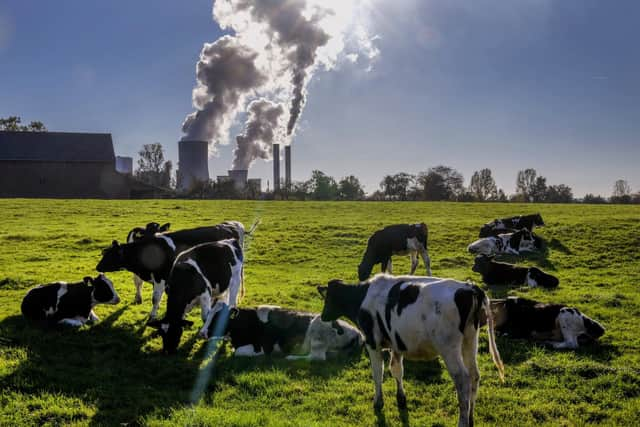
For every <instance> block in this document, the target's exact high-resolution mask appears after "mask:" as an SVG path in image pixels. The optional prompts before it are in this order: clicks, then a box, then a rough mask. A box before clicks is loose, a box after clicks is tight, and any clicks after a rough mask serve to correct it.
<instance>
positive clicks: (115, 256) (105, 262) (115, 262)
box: [96, 240, 124, 272]
mask: <svg viewBox="0 0 640 427" xmlns="http://www.w3.org/2000/svg"><path fill="white" fill-rule="evenodd" d="M122 268H124V249H123V248H122V246H121V245H120V244H119V243H118V241H117V240H114V241H113V242H112V243H111V246H109V247H108V248H106V249H104V250H103V251H102V259H101V260H100V262H99V263H98V265H96V270H97V271H101V272H106V271H118V270H121V269H122Z"/></svg>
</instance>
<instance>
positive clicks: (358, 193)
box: [338, 175, 364, 200]
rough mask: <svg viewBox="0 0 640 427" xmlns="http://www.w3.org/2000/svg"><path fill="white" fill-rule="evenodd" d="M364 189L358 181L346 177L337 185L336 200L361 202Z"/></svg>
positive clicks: (352, 177)
mask: <svg viewBox="0 0 640 427" xmlns="http://www.w3.org/2000/svg"><path fill="white" fill-rule="evenodd" d="M363 198H364V189H363V188H362V184H360V180H359V179H358V178H356V177H355V176H353V175H349V176H346V177H344V178H342V179H341V180H340V182H339V183H338V199H340V200H362V199H363Z"/></svg>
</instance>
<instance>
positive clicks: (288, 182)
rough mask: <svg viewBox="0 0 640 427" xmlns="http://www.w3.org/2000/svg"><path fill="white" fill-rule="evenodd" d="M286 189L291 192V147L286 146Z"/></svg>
mask: <svg viewBox="0 0 640 427" xmlns="http://www.w3.org/2000/svg"><path fill="white" fill-rule="evenodd" d="M284 189H285V190H286V191H291V145H285V146H284Z"/></svg>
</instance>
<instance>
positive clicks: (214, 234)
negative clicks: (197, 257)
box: [96, 221, 247, 319]
mask: <svg viewBox="0 0 640 427" xmlns="http://www.w3.org/2000/svg"><path fill="white" fill-rule="evenodd" d="M245 234H247V233H245V230H244V226H243V225H242V224H241V223H240V222H237V221H227V222H223V223H222V224H219V225H215V226H212V227H200V228H193V229H188V230H180V231H173V232H170V233H158V234H155V235H154V236H150V237H146V238H143V239H141V240H138V241H134V242H131V243H126V244H119V243H118V242H117V241H116V240H114V241H113V243H112V245H111V247H109V248H107V249H105V250H103V251H102V259H101V260H100V262H99V263H98V265H97V266H96V270H97V271H100V272H109V271H118V270H128V271H130V272H132V273H134V274H136V275H137V276H138V277H140V278H141V279H142V280H144V281H145V282H150V283H152V284H153V296H152V309H151V313H150V314H149V317H150V318H151V319H155V318H156V317H157V314H158V307H159V306H160V301H161V300H162V294H163V293H164V290H165V285H166V282H167V279H168V277H169V272H170V271H171V267H172V266H173V263H174V261H175V259H176V256H177V255H178V254H179V253H181V252H183V251H185V250H187V249H190V248H192V247H194V246H196V245H199V244H201V243H206V242H215V241H220V240H224V239H237V240H238V241H239V242H240V245H241V246H242V243H243V241H244V237H245Z"/></svg>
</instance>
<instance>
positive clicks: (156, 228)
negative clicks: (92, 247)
mask: <svg viewBox="0 0 640 427" xmlns="http://www.w3.org/2000/svg"><path fill="white" fill-rule="evenodd" d="M170 225H171V224H169V223H166V224H164V225H160V224H158V223H157V222H150V223H148V224H147V226H146V227H144V228H142V227H135V228H133V229H132V230H131V231H129V234H127V243H133V242H136V241H138V240H142V239H144V238H145V237H153V236H155V235H156V233H165V232H167V231H169V226H170ZM143 282H144V280H142V279H141V278H140V277H138V275H137V274H135V273H133V284H134V285H135V287H136V296H135V298H134V300H133V303H134V304H142V283H143Z"/></svg>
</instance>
